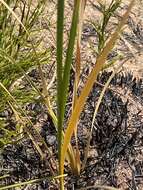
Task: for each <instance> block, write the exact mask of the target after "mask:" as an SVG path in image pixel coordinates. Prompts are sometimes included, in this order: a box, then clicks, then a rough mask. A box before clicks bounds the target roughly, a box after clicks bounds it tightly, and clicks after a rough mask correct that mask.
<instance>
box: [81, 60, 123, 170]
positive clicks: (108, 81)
mask: <svg viewBox="0 0 143 190" xmlns="http://www.w3.org/2000/svg"><path fill="white" fill-rule="evenodd" d="M124 63H125V61H124V62H123V63H122V64H120V65H119V66H118V67H117V68H116V69H115V70H114V71H113V72H112V74H111V76H110V77H109V79H108V80H107V82H106V83H105V85H104V87H103V89H102V91H101V93H100V96H99V98H98V101H97V104H96V107H95V110H94V114H93V118H92V123H91V129H90V132H89V135H88V139H87V143H86V148H85V152H84V160H83V162H82V170H84V168H85V165H86V162H87V158H88V152H89V148H90V141H91V138H92V131H93V127H94V121H95V118H96V115H97V112H98V110H99V106H100V104H101V102H102V99H103V97H104V94H105V92H106V90H107V88H108V86H109V85H110V83H111V81H112V79H113V78H114V76H115V74H116V73H118V72H119V70H120V68H121V67H122V66H123V64H124Z"/></svg>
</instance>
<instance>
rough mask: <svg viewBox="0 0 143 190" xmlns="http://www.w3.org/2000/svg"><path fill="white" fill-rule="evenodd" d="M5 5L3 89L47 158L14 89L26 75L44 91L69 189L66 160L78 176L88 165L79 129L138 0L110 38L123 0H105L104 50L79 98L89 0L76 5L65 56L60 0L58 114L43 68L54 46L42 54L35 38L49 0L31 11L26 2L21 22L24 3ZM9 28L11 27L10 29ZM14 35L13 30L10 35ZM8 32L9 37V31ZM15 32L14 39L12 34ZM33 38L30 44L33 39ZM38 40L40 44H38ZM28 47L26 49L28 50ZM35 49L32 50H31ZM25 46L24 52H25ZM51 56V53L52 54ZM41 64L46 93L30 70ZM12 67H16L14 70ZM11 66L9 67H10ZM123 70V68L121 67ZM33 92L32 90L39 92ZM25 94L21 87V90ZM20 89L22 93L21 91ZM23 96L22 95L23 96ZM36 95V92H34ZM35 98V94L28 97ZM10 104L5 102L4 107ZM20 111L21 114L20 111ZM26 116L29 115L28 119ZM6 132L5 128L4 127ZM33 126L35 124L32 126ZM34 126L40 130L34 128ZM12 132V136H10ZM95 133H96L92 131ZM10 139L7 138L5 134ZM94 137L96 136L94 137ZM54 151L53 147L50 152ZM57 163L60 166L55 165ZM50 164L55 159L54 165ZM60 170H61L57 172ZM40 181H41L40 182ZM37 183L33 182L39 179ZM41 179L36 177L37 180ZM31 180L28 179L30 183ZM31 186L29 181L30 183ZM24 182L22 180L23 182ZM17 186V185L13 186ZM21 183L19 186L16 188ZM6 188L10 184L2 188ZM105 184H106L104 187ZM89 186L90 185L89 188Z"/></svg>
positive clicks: (1, 51) (101, 33)
mask: <svg viewBox="0 0 143 190" xmlns="http://www.w3.org/2000/svg"><path fill="white" fill-rule="evenodd" d="M0 2H1V3H2V4H1V5H0V8H1V10H2V13H3V15H2V16H1V18H2V22H1V27H2V28H3V30H2V31H1V35H2V36H3V37H2V42H1V44H2V47H1V48H0V58H1V62H0V67H1V68H3V72H2V73H1V72H0V75H1V76H2V77H1V81H0V87H1V89H2V90H1V92H0V93H2V96H3V97H4V101H5V102H6V103H8V105H9V106H10V108H11V109H12V111H13V113H14V115H15V118H16V119H17V121H18V129H19V125H20V126H22V127H24V128H25V130H26V132H27V134H28V135H29V137H30V138H31V140H32V142H33V143H34V145H35V147H36V149H37V150H38V152H39V154H40V155H41V157H42V156H43V154H42V150H41V149H40V147H39V145H38V144H37V143H36V142H35V139H34V135H33V134H32V130H31V128H32V127H34V126H33V124H32V122H31V120H30V119H29V117H28V115H27V114H26V113H25V111H23V110H22V108H21V105H20V104H19V102H18V97H17V96H16V94H14V91H10V87H11V84H12V83H13V82H14V81H15V80H16V79H17V78H19V77H21V76H25V78H26V80H27V81H28V82H29V84H30V85H31V86H32V87H33V91H34V92H35V93H37V94H38V95H40V97H41V99H42V101H43V103H45V105H46V107H47V112H48V114H49V115H50V116H51V118H52V121H53V123H54V125H55V129H56V131H57V140H58V163H59V168H58V175H59V176H60V179H59V181H60V187H59V189H60V190H64V164H65V160H67V161H68V162H69V164H70V167H71V170H72V172H73V173H74V174H75V175H79V174H80V172H81V169H84V167H83V165H84V164H85V163H86V155H85V160H84V163H81V160H80V151H79V148H78V141H77V127H78V122H79V118H80V114H81V112H82V111H83V109H84V104H85V102H86V99H87V97H88V95H89V93H90V91H91V89H92V86H93V84H94V82H95V81H96V79H97V76H98V74H99V73H100V72H101V71H102V70H103V68H105V62H106V60H107V57H108V55H109V53H110V52H111V51H112V49H113V47H114V45H115V43H116V41H117V40H118V38H119V35H120V33H121V32H122V29H123V26H124V25H125V23H126V21H127V18H128V16H129V13H130V11H131V8H132V7H133V4H134V2H135V1H134V0H132V1H131V2H130V4H129V6H128V9H127V11H126V12H125V14H124V15H123V17H122V19H121V20H120V22H119V23H118V25H117V27H116V30H115V31H114V32H113V33H112V34H111V35H110V36H108V38H106V26H107V24H108V22H109V19H110V17H111V15H112V14H113V13H114V11H115V10H116V9H117V8H118V6H119V5H120V3H121V1H120V0H112V2H111V3H110V5H109V6H108V7H105V5H104V4H102V3H100V6H101V8H102V13H103V20H102V22H101V23H100V24H98V25H96V24H94V26H95V28H96V31H97V34H98V39H99V44H98V53H97V59H96V63H95V66H94V67H93V68H92V71H91V73H90V74H89V76H88V77H87V81H86V83H85V84H84V87H83V89H82V90H81V93H80V95H79V96H77V90H78V85H79V81H80V73H81V63H80V62H81V53H80V49H81V33H82V24H83V15H84V10H85V8H86V3H87V1H86V0H74V6H73V14H72V22H71V27H70V34H69V37H68V45H67V49H66V55H65V57H64V52H63V49H64V48H63V47H64V42H63V36H64V9H65V0H58V2H57V33H56V35H57V43H56V66H57V114H56V113H54V109H53V107H52V106H51V101H50V95H49V94H50V93H49V91H48V89H47V82H46V80H45V78H44V74H43V72H42V69H41V64H44V63H45V62H46V61H47V60H48V57H49V50H46V51H44V52H39V50H38V45H39V43H38V44H37V43H36V42H33V41H31V38H32V36H31V35H32V31H31V29H32V27H33V25H34V22H35V21H36V19H37V18H38V16H39V14H40V13H41V12H42V10H43V7H44V3H45V1H44V0H43V1H40V3H38V5H37V6H36V8H35V9H34V12H33V13H32V14H31V11H30V7H31V5H32V4H31V3H32V0H29V1H28V4H27V5H28V10H27V9H26V8H25V7H26V1H23V2H24V3H22V11H21V13H22V14H21V19H20V20H19V19H18V17H17V14H18V13H17V12H16V8H17V6H18V4H17V3H18V1H14V0H13V3H14V5H15V6H12V7H14V8H11V4H10V2H11V1H8V0H7V1H3V0H0ZM8 24H10V25H11V26H12V27H11V29H10V30H9V28H8V27H7V26H8ZM4 31H7V32H6V33H4ZM7 33H8V34H7ZM6 34H7V35H6ZM8 36H10V39H9V37H8ZM29 41H30V42H29ZM28 42H29V43H28ZM35 44H36V45H35ZM26 47H27V48H28V49H26V50H25V48H26ZM29 47H30V48H29ZM23 48H24V50H23ZM74 50H75V52H76V54H75V81H74V91H73V101H72V113H71V115H70V116H69V118H68V121H67V123H66V125H67V127H66V130H64V127H63V126H64V125H65V123H64V118H65V114H66V102H67V98H68V86H69V82H70V70H71V66H72V60H73V56H74ZM47 55H48V56H47ZM35 65H37V68H38V71H39V73H40V77H41V84H42V92H41V91H40V90H39V89H38V88H37V87H36V86H35V85H34V83H33V82H32V81H31V79H30V78H29V77H28V75H27V74H26V71H28V70H29V69H30V68H31V67H33V66H35ZM9 68H12V69H9ZM4 69H5V70H4ZM117 70H118V69H117ZM7 72H9V73H10V74H9V76H7V75H6V74H7ZM114 74H115V73H113V75H112V76H111V77H110V78H109V80H108V81H107V83H106V85H105V87H104V88H103V91H102V93H101V96H100V99H99V101H98V105H97V107H96V110H95V115H96V113H97V110H98V107H99V105H100V102H101V99H102V97H103V95H104V92H105V90H106V88H107V87H108V85H109V82H110V81H111V79H112V77H113V76H114ZM33 91H31V93H32V94H33ZM18 92H19V91H18ZM15 93H17V92H15ZM18 96H20V95H19V94H18ZM33 96H34V94H33ZM27 100H28V101H29V98H28V99H27ZM4 107H5V106H4ZM19 111H20V113H19ZM25 118H26V119H25ZM2 129H3V130H4V129H5V128H4V127H2ZM32 129H33V128H32ZM34 130H36V129H35V128H34ZM37 134H38V135H39V136H38V137H39V138H40V134H39V132H38V131H37ZM10 135H11V134H10ZM73 135H74V137H75V139H76V147H72V145H71V144H70V141H71V138H72V136H73ZM90 136H91V135H90ZM3 140H4V138H3ZM89 140H90V137H89ZM42 143H43V144H44V145H45V148H46V149H47V150H48V147H47V145H46V144H45V142H44V141H42ZM49 154H50V151H49ZM55 165H56V164H55ZM49 167H50V163H49ZM56 172H57V171H56ZM51 174H52V175H53V176H54V174H55V171H52V170H51ZM37 181H38V180H37ZM33 182H34V181H32V183H33ZM35 182H36V181H35ZM29 183H30V182H28V184H29ZM24 184H25V183H24ZM19 186H21V184H19ZM11 187H12V186H11ZM13 187H16V186H13ZM2 188H3V189H5V187H2ZM99 188H100V187H99ZM108 188H109V187H103V189H108ZM87 189H88V187H87Z"/></svg>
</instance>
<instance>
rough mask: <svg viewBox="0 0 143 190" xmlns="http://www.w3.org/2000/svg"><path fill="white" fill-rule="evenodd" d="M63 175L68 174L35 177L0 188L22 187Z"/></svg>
mask: <svg viewBox="0 0 143 190" xmlns="http://www.w3.org/2000/svg"><path fill="white" fill-rule="evenodd" d="M63 176H66V174H64V175H59V176H55V177H43V178H40V179H33V180H29V181H25V182H20V183H15V184H12V185H8V186H4V187H0V190H6V189H11V188H16V187H21V186H24V185H29V184H33V183H39V182H41V181H44V180H46V179H47V180H53V179H59V178H61V177H63Z"/></svg>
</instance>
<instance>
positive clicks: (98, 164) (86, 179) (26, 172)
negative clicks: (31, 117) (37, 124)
mask: <svg viewBox="0 0 143 190" xmlns="http://www.w3.org/2000/svg"><path fill="white" fill-rule="evenodd" d="M110 75H111V72H103V73H102V74H101V75H100V76H99V77H98V82H100V83H101V84H105V82H106V81H107V79H108V78H109V76H110ZM70 86H71V87H72V82H71V84H70ZM111 87H115V89H118V87H121V88H122V89H127V90H129V91H130V93H131V94H132V98H133V99H135V102H136V101H138V104H141V105H143V81H142V79H136V78H134V77H133V75H132V73H126V74H125V73H120V74H117V75H116V76H115V77H114V79H113V80H112V82H111ZM101 89H102V87H101V86H100V85H98V84H96V83H95V85H94V87H93V90H92V92H91V93H90V96H89V97H88V100H87V103H86V105H85V109H84V111H83V112H82V114H81V120H80V123H79V128H78V138H79V146H80V149H81V156H82V157H83V155H84V148H85V145H86V140H87V132H88V130H90V127H91V122H92V117H93V113H94V109H95V105H96V102H97V100H98V97H99V94H100V92H101ZM70 90H71V89H70ZM124 95H125V94H124ZM134 109H135V110H136V105H135V104H132V103H131V102H130V99H129V98H127V99H126V100H123V98H122V96H120V95H119V94H118V90H117V91H112V90H111V89H108V90H107V91H106V93H105V96H104V98H103V101H102V103H101V105H100V108H99V111H98V114H97V117H96V119H95V123H94V129H93V134H92V139H91V144H90V145H91V150H92V151H90V154H89V158H88V161H87V165H86V168H85V171H84V172H83V173H82V174H81V176H80V177H79V178H78V180H77V178H76V180H75V178H72V177H71V178H70V179H67V182H68V184H69V181H72V183H75V188H79V187H82V185H83V186H84V185H85V186H88V185H93V184H95V182H96V181H97V182H99V183H102V184H108V185H113V186H115V187H117V186H118V182H117V180H116V178H117V176H116V175H117V174H116V167H117V165H119V163H120V162H121V161H123V160H124V159H125V158H126V160H128V161H129V163H130V165H133V166H135V169H134V171H132V173H133V176H132V177H134V178H135V177H137V178H138V175H142V173H141V172H140V174H139V171H137V170H140V171H141V168H143V163H142V162H139V161H138V154H139V152H140V151H141V150H140V148H141V147H142V146H143V144H142V139H143V136H142V134H143V133H142V132H143V122H142V115H141V111H142V110H138V111H134V113H132V110H134ZM67 110H68V107H67ZM32 111H33V110H32ZM67 113H68V112H67ZM45 118H46V120H45V121H44V120H42V123H41V126H42V127H41V135H42V136H43V137H44V139H45V142H46V143H47V145H48V146H49V142H48V141H47V140H48V139H49V138H47V137H46V136H48V137H49V135H52V137H53V139H54V143H51V145H50V147H51V148H52V151H53V153H54V154H56V152H55V151H56V146H57V145H56V144H57V143H55V136H56V132H55V130H54V126H53V123H52V121H51V120H50V119H49V117H45ZM46 139H47V140H46ZM52 142H53V141H52ZM72 143H73V145H74V143H75V142H74V139H73V140H72ZM56 158H57V156H56ZM46 162H47V161H46V160H44V161H41V159H40V156H39V155H38V153H37V152H36V151H35V149H34V148H33V145H32V142H31V141H30V140H28V139H27V138H25V139H24V140H23V141H21V142H19V143H18V144H16V145H7V146H6V147H4V149H3V151H2V154H1V163H0V168H1V172H0V173H1V175H4V174H5V171H7V172H8V173H10V177H9V178H7V180H4V181H3V182H2V184H3V185H4V184H11V183H14V182H15V181H19V180H20V181H26V180H30V179H34V178H38V177H41V176H42V177H43V175H49V176H50V175H51V174H50V170H49V168H48V165H47V164H46ZM138 165H139V167H138ZM136 168H137V169H136ZM105 179H106V180H105ZM133 182H135V183H137V182H138V183H139V179H137V182H136V179H135V181H132V180H131V179H129V181H128V183H129V185H130V186H133ZM48 184H49V183H48V181H44V182H43V183H41V185H40V186H37V188H35V187H36V186H33V189H46V188H47V186H48ZM31 188H32V186H31ZM68 189H70V187H68Z"/></svg>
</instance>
